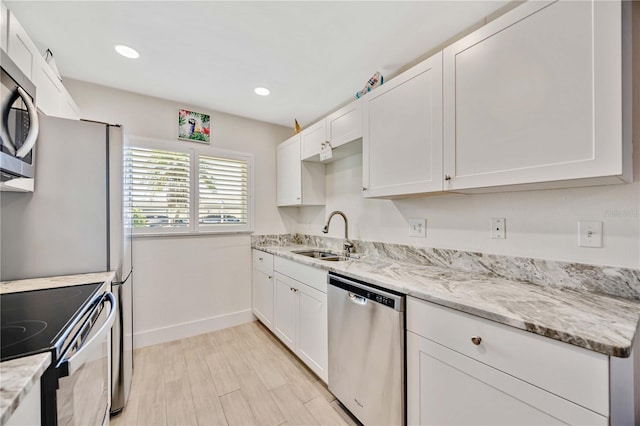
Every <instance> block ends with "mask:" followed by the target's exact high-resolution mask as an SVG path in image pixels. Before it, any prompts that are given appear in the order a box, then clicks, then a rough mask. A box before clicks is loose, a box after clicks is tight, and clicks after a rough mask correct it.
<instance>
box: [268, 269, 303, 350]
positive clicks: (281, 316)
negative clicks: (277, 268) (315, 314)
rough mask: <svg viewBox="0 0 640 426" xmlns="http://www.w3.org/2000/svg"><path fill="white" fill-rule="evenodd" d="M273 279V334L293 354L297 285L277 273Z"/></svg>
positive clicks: (296, 314) (296, 313) (295, 282)
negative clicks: (274, 280) (274, 281)
mask: <svg viewBox="0 0 640 426" xmlns="http://www.w3.org/2000/svg"><path fill="white" fill-rule="evenodd" d="M275 279H276V283H275V304H274V314H273V332H274V333H275V334H276V336H278V338H279V339H280V340H282V342H283V343H284V344H285V345H287V346H288V347H289V349H291V350H292V351H294V352H295V350H296V325H297V320H298V295H297V294H296V293H297V292H298V291H299V290H298V287H299V283H298V282H297V281H295V280H292V279H291V278H289V277H286V276H284V275H282V274H279V273H277V272H276V273H275Z"/></svg>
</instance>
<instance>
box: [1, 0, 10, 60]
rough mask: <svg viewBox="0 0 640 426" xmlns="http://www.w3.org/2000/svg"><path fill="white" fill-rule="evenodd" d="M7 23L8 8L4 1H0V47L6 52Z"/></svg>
mask: <svg viewBox="0 0 640 426" xmlns="http://www.w3.org/2000/svg"><path fill="white" fill-rule="evenodd" d="M8 25H9V9H7V7H6V6H5V5H4V3H0V29H2V30H1V31H0V33H2V34H0V47H2V50H4V51H5V52H7V50H8V49H7V28H8Z"/></svg>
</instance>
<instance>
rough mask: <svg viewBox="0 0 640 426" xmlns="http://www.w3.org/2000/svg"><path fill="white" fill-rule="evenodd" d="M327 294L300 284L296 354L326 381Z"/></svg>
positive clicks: (327, 355)
mask: <svg viewBox="0 0 640 426" xmlns="http://www.w3.org/2000/svg"><path fill="white" fill-rule="evenodd" d="M327 333H328V323H327V295H326V293H322V292H320V291H318V290H316V289H314V288H311V287H309V286H307V285H304V284H300V285H299V291H298V335H297V344H296V355H298V357H300V359H301V360H302V361H303V362H304V363H305V364H307V365H308V366H309V368H311V370H313V372H314V373H316V374H317V375H318V376H319V377H320V378H321V379H322V380H323V381H324V382H325V383H327V379H328V369H327V365H328V359H329V354H328V350H329V349H328V336H327Z"/></svg>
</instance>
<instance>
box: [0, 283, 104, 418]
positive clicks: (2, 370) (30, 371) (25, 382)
mask: <svg viewBox="0 0 640 426" xmlns="http://www.w3.org/2000/svg"><path fill="white" fill-rule="evenodd" d="M114 277H115V272H113V271H111V272H96V273H90V274H78V275H65V276H58V277H45V278H33V279H26V280H15V281H1V282H0V294H5V293H17V292H20V291H32V290H41V289H46V288H56V287H67V286H74V285H82V284H89V283H97V282H108V281H112V280H113V279H114ZM49 364H51V354H50V353H49V352H47V353H42V354H36V355H31V356H28V357H23V358H17V359H12V360H10V361H4V362H0V426H2V425H4V424H5V423H6V421H7V420H8V419H9V417H10V416H11V414H13V412H14V411H15V410H16V408H18V405H20V402H21V401H22V400H23V398H24V397H25V396H26V395H27V394H28V393H29V390H30V389H31V388H32V387H33V385H34V384H36V383H38V380H40V376H42V373H44V371H45V370H46V369H47V367H49Z"/></svg>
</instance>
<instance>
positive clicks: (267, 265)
mask: <svg viewBox="0 0 640 426" xmlns="http://www.w3.org/2000/svg"><path fill="white" fill-rule="evenodd" d="M273 283H274V279H273V255H271V254H269V253H265V252H262V251H259V250H253V283H252V299H251V300H252V308H253V314H254V315H255V316H256V317H258V319H259V320H260V322H262V323H263V324H264V325H265V327H267V328H268V329H269V330H271V331H273V289H274V287H273Z"/></svg>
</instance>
